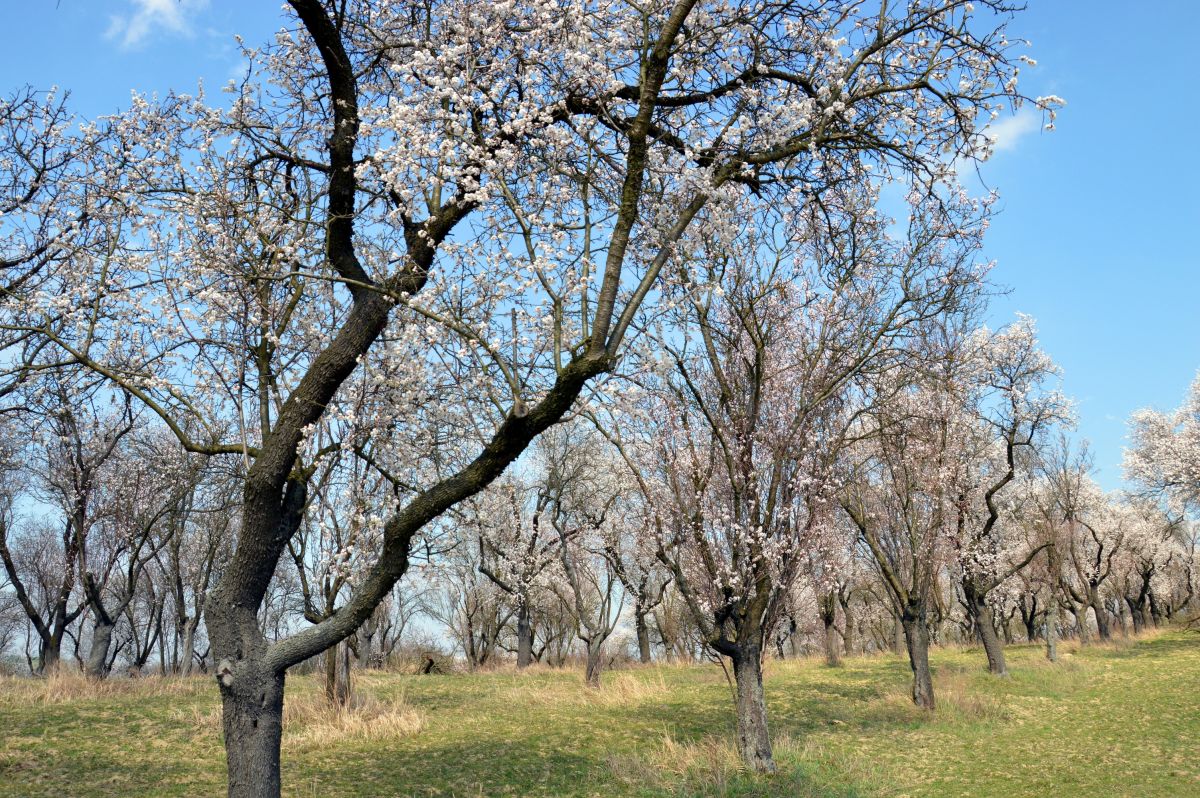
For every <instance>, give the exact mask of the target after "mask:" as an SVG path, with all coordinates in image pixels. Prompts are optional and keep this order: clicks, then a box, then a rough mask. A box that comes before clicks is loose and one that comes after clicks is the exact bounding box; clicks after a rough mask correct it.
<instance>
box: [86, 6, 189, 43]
mask: <svg viewBox="0 0 1200 798" xmlns="http://www.w3.org/2000/svg"><path fill="white" fill-rule="evenodd" d="M131 2H132V6H133V7H132V8H131V9H130V13H128V14H122V15H117V16H114V17H112V19H111V21H110V22H109V26H108V30H107V31H106V32H105V34H104V37H105V38H106V39H111V40H113V41H116V42H117V44H118V45H119V46H120V47H121V49H123V50H129V49H133V48H135V47H138V46H139V45H141V44H143V43H144V42H145V41H146V39H147V38H148V37H149V36H151V35H152V34H156V33H173V34H176V35H179V36H186V37H190V36H191V35H192V34H193V27H192V16H193V15H194V14H195V12H196V11H199V10H200V9H202V8H204V7H205V6H207V5H208V0H131Z"/></svg>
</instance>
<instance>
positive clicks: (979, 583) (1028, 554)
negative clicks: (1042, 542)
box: [956, 316, 1070, 676]
mask: <svg viewBox="0 0 1200 798" xmlns="http://www.w3.org/2000/svg"><path fill="white" fill-rule="evenodd" d="M975 345H976V346H977V347H978V348H977V349H976V351H975V352H974V353H973V358H974V360H975V363H974V364H973V366H972V369H973V371H974V373H973V374H972V375H971V377H970V381H971V382H972V383H973V386H972V387H973V390H972V391H971V394H972V395H971V396H970V397H969V398H968V402H969V405H970V408H969V412H970V414H971V415H972V416H973V417H974V418H975V419H976V424H974V425H973V427H974V430H975V431H976V435H975V436H974V437H975V438H976V440H977V441H978V444H979V445H978V448H977V449H975V450H974V451H972V450H971V449H969V448H968V449H967V450H965V451H964V456H965V457H966V462H964V469H963V470H962V471H961V472H960V474H961V477H962V480H963V481H962V483H961V484H960V485H959V506H960V509H959V512H960V518H961V522H962V523H961V530H962V532H961V535H960V536H959V539H957V540H956V544H957V546H958V547H959V558H960V565H961V567H962V590H963V598H964V600H965V602H966V606H967V614H968V616H969V618H970V620H971V623H972V625H973V626H974V628H975V630H976V633H977V634H978V636H979V639H980V641H981V642H982V643H983V648H984V651H985V652H986V654H987V659H988V670H989V671H990V672H991V673H994V674H997V675H1000V676H1004V675H1007V673H1008V668H1007V666H1006V664H1005V661H1004V647H1003V645H1002V644H1001V642H1000V639H999V637H998V636H997V634H996V626H995V620H994V618H993V614H992V607H991V604H990V603H989V598H988V597H989V594H990V593H991V591H993V590H994V589H995V588H997V587H998V586H999V585H1000V584H1001V583H1003V582H1004V581H1005V580H1006V579H1008V578H1009V577H1011V576H1012V575H1013V574H1015V573H1016V572H1017V571H1020V570H1021V569H1022V568H1024V567H1025V566H1026V565H1028V564H1029V562H1030V561H1031V560H1032V559H1033V557H1034V556H1035V555H1036V554H1037V553H1038V552H1039V551H1040V550H1041V549H1042V548H1044V546H1035V547H1032V548H1029V549H1027V550H1021V551H1014V550H1012V545H1011V544H1014V543H1016V544H1023V542H1024V541H1022V540H1021V539H1020V538H1019V536H1011V537H1012V539H1011V540H1009V541H1006V540H1004V535H1003V534H1002V532H1003V529H1002V527H1003V525H1000V526H999V527H998V522H1000V520H1001V516H1002V501H1003V498H1004V491H1005V490H1006V489H1007V488H1008V487H1009V486H1010V485H1012V484H1013V482H1014V481H1015V480H1016V479H1017V477H1018V473H1019V471H1021V470H1027V469H1028V466H1029V464H1030V463H1031V462H1032V460H1033V458H1034V457H1035V456H1036V453H1037V449H1038V448H1039V447H1040V446H1042V444H1043V442H1044V441H1045V437H1046V434H1047V433H1048V432H1050V431H1051V430H1052V429H1053V427H1054V426H1055V425H1056V424H1061V423H1067V422H1069V421H1070V406H1069V403H1068V401H1067V400H1066V398H1065V397H1063V395H1062V394H1061V393H1060V392H1058V391H1056V390H1053V389H1051V388H1049V387H1048V386H1047V385H1046V382H1047V381H1048V380H1050V379H1052V378H1053V377H1055V376H1056V375H1057V374H1058V373H1059V370H1058V368H1057V366H1055V364H1054V362H1053V361H1052V360H1051V359H1050V358H1049V356H1047V355H1046V354H1045V353H1044V352H1042V351H1041V350H1039V349H1038V348H1037V331H1036V328H1035V326H1034V323H1033V319H1032V318H1030V317H1028V316H1021V317H1019V318H1018V320H1017V321H1016V322H1015V323H1014V324H1012V325H1009V326H1008V327H1006V328H1004V329H1002V330H1000V331H999V332H996V333H994V334H992V333H989V332H988V331H987V330H981V331H980V333H979V334H978V336H977V341H976V342H975ZM1006 543H1007V544H1010V545H1006ZM1010 555H1011V556H1010Z"/></svg>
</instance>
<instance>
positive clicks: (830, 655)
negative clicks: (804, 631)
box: [821, 614, 842, 668]
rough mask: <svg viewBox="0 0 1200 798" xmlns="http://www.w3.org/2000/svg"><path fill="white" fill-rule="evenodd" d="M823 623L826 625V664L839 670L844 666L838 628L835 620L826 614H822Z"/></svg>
mask: <svg viewBox="0 0 1200 798" xmlns="http://www.w3.org/2000/svg"><path fill="white" fill-rule="evenodd" d="M821 623H823V624H824V625H825V664H826V665H828V666H829V667H831V668H837V667H839V666H840V665H841V664H842V657H841V646H840V645H839V644H838V631H837V626H836V625H835V624H834V622H833V618H831V617H828V616H825V615H824V614H822V617H821Z"/></svg>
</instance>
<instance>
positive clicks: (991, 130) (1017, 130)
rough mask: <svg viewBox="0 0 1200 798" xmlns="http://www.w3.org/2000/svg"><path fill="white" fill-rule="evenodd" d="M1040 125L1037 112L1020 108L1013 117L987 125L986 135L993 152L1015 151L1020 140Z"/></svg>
mask: <svg viewBox="0 0 1200 798" xmlns="http://www.w3.org/2000/svg"><path fill="white" fill-rule="evenodd" d="M1041 125H1042V123H1041V117H1040V116H1039V114H1038V112H1037V111H1034V110H1032V109H1030V108H1022V109H1021V110H1020V111H1018V112H1017V113H1016V114H1014V115H1013V116H1006V117H1004V118H1003V119H1001V120H999V121H996V122H993V123H992V124H990V125H988V128H987V131H986V135H987V137H988V138H990V139H991V140H992V150H993V151H994V152H1007V151H1009V150H1013V149H1016V147H1017V144H1018V142H1020V140H1021V139H1023V138H1025V137H1026V136H1028V135H1029V134H1030V133H1035V132H1037V130H1038V129H1039V128H1040V127H1041Z"/></svg>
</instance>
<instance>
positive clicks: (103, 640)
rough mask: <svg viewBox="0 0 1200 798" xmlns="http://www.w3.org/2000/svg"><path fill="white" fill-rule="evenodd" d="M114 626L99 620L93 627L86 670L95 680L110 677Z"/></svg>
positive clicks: (85, 665) (85, 664)
mask: <svg viewBox="0 0 1200 798" xmlns="http://www.w3.org/2000/svg"><path fill="white" fill-rule="evenodd" d="M112 631H113V624H112V623H109V622H106V621H105V620H102V619H97V620H96V622H95V624H93V625H92V646H91V648H89V649H88V655H87V661H86V662H85V663H84V670H86V672H87V675H88V676H91V677H92V678H93V679H103V678H104V677H105V676H107V675H108V649H109V647H110V646H111V645H112Z"/></svg>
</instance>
